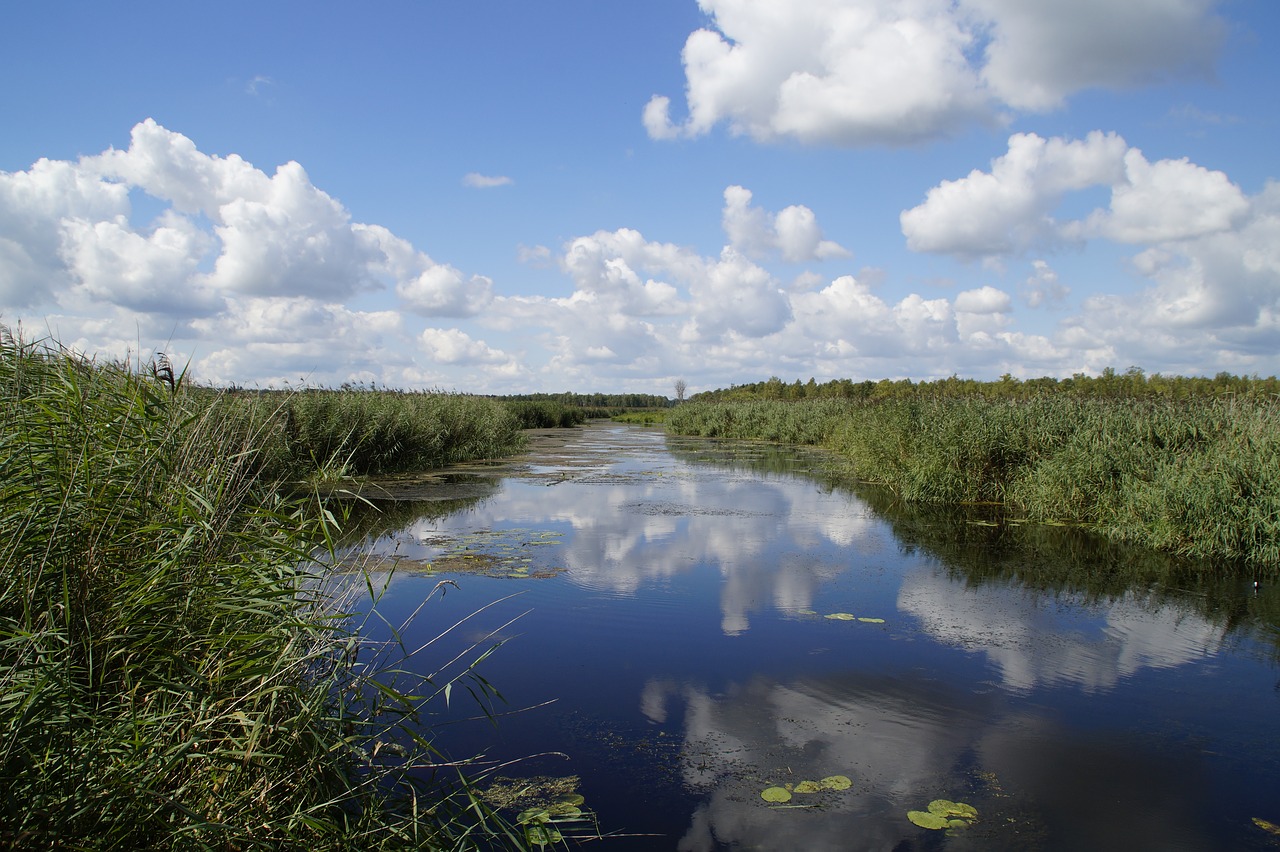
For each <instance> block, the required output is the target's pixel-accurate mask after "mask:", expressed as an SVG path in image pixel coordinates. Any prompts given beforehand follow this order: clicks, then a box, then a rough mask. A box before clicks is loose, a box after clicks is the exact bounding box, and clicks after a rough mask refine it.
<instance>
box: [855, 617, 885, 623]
mask: <svg viewBox="0 0 1280 852" xmlns="http://www.w3.org/2000/svg"><path fill="white" fill-rule="evenodd" d="M858 620H859V621H861V622H862V623H863V624H884V619H883V618H859V619H858Z"/></svg>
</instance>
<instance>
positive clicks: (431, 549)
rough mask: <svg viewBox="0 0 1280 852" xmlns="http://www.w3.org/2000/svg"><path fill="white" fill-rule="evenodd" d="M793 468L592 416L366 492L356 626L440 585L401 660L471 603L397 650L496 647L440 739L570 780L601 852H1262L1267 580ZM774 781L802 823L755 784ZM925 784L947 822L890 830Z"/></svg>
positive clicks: (1273, 629) (1271, 668)
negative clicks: (510, 459) (960, 808)
mask: <svg viewBox="0 0 1280 852" xmlns="http://www.w3.org/2000/svg"><path fill="white" fill-rule="evenodd" d="M819 465H820V459H819V458H818V457H816V456H815V455H813V454H806V453H801V452H798V451H790V450H782V449H777V448H765V447H759V446H754V447H752V446H744V445H741V444H736V445H735V444H724V443H714V442H707V441H697V440H689V439H677V438H670V437H667V436H665V435H664V434H663V433H661V432H660V431H653V430H645V429H640V428H634V427H625V426H620V425H617V424H603V425H592V426H589V427H587V428H585V429H581V430H572V431H570V432H561V433H559V439H558V443H557V441H556V440H553V441H552V443H551V444H545V445H541V446H540V448H539V449H538V450H537V452H535V453H534V454H532V455H531V456H529V457H527V458H523V459H520V460H517V461H516V462H514V463H511V464H504V465H497V466H477V467H472V468H468V469H464V470H460V471H455V472H452V473H450V474H448V475H440V476H435V477H429V478H425V479H424V478H419V479H413V480H407V481H404V480H402V481H397V482H395V483H389V484H388V485H387V488H388V490H389V491H390V492H393V493H394V494H395V496H396V497H397V498H399V499H398V500H396V501H395V502H389V503H385V504H382V505H384V506H385V507H386V508H388V509H389V511H388V512H386V513H384V514H383V515H382V516H381V520H373V521H369V523H370V524H371V526H370V527H369V528H368V532H369V538H368V540H367V541H366V542H365V544H364V547H365V548H366V549H369V550H371V551H373V552H376V553H380V554H384V555H394V556H395V557H396V558H397V559H399V560H400V565H399V568H398V569H397V572H396V574H395V577H394V579H393V580H392V582H391V585H390V587H389V589H388V591H387V594H386V595H385V597H384V598H383V600H382V602H381V603H380V609H381V611H382V613H383V616H384V617H385V618H386V619H387V621H388V622H389V623H392V624H398V623H399V621H400V620H401V619H403V618H405V617H406V616H407V615H408V614H409V613H410V612H411V611H412V610H413V609H415V608H416V607H417V606H418V605H419V604H421V602H422V601H423V599H424V598H425V597H426V596H427V595H428V593H430V592H431V590H432V589H435V588H436V586H437V584H438V583H439V581H440V580H441V579H445V578H448V579H452V580H454V581H455V582H456V583H457V586H458V587H457V588H453V587H450V588H448V589H447V590H446V591H447V594H445V596H444V597H443V598H442V599H438V600H433V601H431V602H430V603H429V604H428V605H427V606H426V607H425V608H424V609H423V611H422V612H421V613H420V614H419V616H418V617H417V619H415V620H414V621H413V623H412V624H411V625H410V626H409V627H408V628H407V629H406V635H405V638H406V644H407V645H409V646H411V647H412V646H416V645H418V644H422V643H424V642H426V641H427V640H429V639H431V638H432V637H435V636H436V635H437V634H439V633H440V632H441V631H443V630H444V629H445V628H446V627H448V626H449V625H452V624H453V623H454V622H455V621H457V620H459V619H462V618H463V617H464V616H466V615H468V614H469V613H472V612H474V611H475V610H477V609H479V608H481V607H483V606H485V605H486V604H490V603H492V602H495V601H496V603H493V605H492V606H490V607H489V608H487V609H485V610H483V611H482V612H480V613H478V614H477V615H475V616H474V617H472V618H471V619H469V620H467V621H465V622H464V623H463V624H461V625H460V626H459V627H457V628H455V629H454V630H452V631H451V632H449V633H448V634H447V635H445V636H444V637H443V638H440V639H438V640H436V642H435V644H434V645H432V646H431V648H429V649H428V651H426V652H424V653H423V655H421V657H420V658H418V662H417V663H416V664H417V665H419V666H422V667H424V668H423V670H424V671H425V670H427V669H429V668H430V667H432V666H435V665H440V664H441V663H442V662H443V660H444V659H445V658H447V657H448V656H449V655H450V654H452V653H453V652H454V651H456V650H460V649H462V648H465V647H466V645H467V644H468V643H471V642H478V643H480V647H487V646H488V645H489V644H492V641H491V640H490V639H489V638H488V637H489V634H490V632H491V631H496V636H497V638H499V639H505V640H506V641H505V643H504V644H503V645H502V646H501V647H500V648H498V650H497V651H496V652H495V653H494V654H493V655H492V656H491V657H489V658H488V659H487V660H485V662H484V663H483V668H482V673H483V675H484V676H485V677H486V678H487V679H488V680H489V681H491V682H492V683H493V684H494V685H495V686H496V687H497V688H498V689H499V690H501V692H502V694H503V696H504V698H505V699H506V703H505V704H498V705H497V707H496V709H497V710H498V711H499V712H500V713H507V714H508V715H503V716H502V717H501V718H500V719H499V721H498V724H497V727H496V728H495V727H493V726H490V725H489V724H487V723H484V722H479V723H464V724H457V725H450V726H448V727H445V728H443V729H438V735H439V737H440V740H439V741H440V742H441V744H443V745H445V746H446V747H447V748H448V749H449V751H450V752H451V753H452V754H454V755H458V756H460V755H470V754H473V753H483V754H484V757H485V760H486V761H488V762H489V764H490V765H492V764H504V763H506V762H507V761H514V763H512V764H511V765H505V766H502V767H501V768H500V769H497V770H495V772H496V774H499V775H504V776H508V777H529V776H555V777H563V776H576V777H577V779H578V780H577V783H576V789H577V791H578V792H579V793H580V794H581V795H582V796H583V797H584V798H585V805H584V807H586V808H588V809H590V810H591V811H592V812H593V813H595V814H596V815H597V817H598V821H599V829H600V831H601V832H604V833H606V834H610V833H612V834H614V835H617V836H615V837H613V838H612V839H609V840H606V841H603V842H598V844H599V848H601V849H681V850H713V849H729V848H734V849H736V848H743V849H746V848H751V849H806V850H825V849H841V850H851V849H852V850H859V849H883V850H911V849H922V850H923V849H940V848H949V849H982V850H992V849H994V850H1000V849H1062V850H1078V849H1162V850H1163V849H1183V850H1195V849H1255V848H1256V849H1268V848H1277V843H1276V841H1278V840H1280V837H1276V836H1274V835H1272V834H1270V833H1268V832H1267V831H1266V830H1264V829H1263V828H1260V827H1259V826H1258V825H1256V824H1255V823H1254V818H1260V819H1264V820H1269V821H1271V822H1274V823H1280V795H1277V794H1278V793H1280V737H1277V734H1278V733H1280V724H1278V723H1280V683H1278V682H1277V681H1278V679H1280V674H1278V672H1277V664H1276V661H1277V651H1276V649H1277V646H1278V645H1280V630H1278V629H1277V624H1278V623H1280V617H1278V616H1280V597H1277V595H1276V594H1274V593H1273V591H1272V590H1271V589H1270V588H1268V587H1264V588H1262V589H1260V590H1255V589H1254V588H1253V583H1252V578H1228V579H1224V580H1214V581H1208V580H1204V579H1201V577H1202V575H1201V574H1199V573H1197V572H1196V570H1195V566H1177V565H1174V566H1171V565H1170V564H1168V563H1167V562H1165V561H1164V560H1163V559H1162V558H1161V557H1157V556H1155V555H1152V554H1149V553H1144V552H1138V551H1130V550H1125V549H1122V548H1117V547H1114V546H1109V545H1106V544H1104V543H1101V542H1098V541H1096V540H1094V539H1091V538H1090V537H1088V536H1085V535H1082V534H1080V533H1078V532H1072V531H1069V530H1062V529H1053V528H1045V527H1031V526H1017V525H1014V524H1010V523H1008V522H1006V521H1004V520H1002V519H1000V518H998V517H995V516H993V515H991V514H990V513H988V514H986V515H983V514H980V513H978V512H976V511H975V512H970V513H968V514H960V515H958V514H956V513H954V512H940V511H936V510H935V511H920V510H915V509H911V508H909V507H903V506H901V505H898V504H896V503H895V502H894V501H893V500H892V499H891V497H890V496H889V495H885V494H883V493H878V492H875V491H872V490H865V489H863V490H860V491H858V492H855V491H852V490H850V489H848V488H846V487H840V486H837V485H834V484H832V483H830V482H825V481H824V480H823V478H822V476H821V475H820V474H816V473H814V470H815V469H817V467H818V466H819ZM369 493H370V494H371V495H375V492H369ZM410 498H415V499H410ZM379 525H381V526H382V527H384V528H386V527H390V529H382V530H380V529H379ZM428 564H430V566H431V569H432V571H433V572H434V573H432V572H429V571H428V570H427V566H428ZM437 594H438V592H437ZM836 613H847V614H849V615H851V616H853V620H842V619H832V618H827V617H826V616H827V615H831V614H836ZM512 619H514V621H513V620H512ZM859 619H867V620H859ZM458 695H459V693H457V692H455V694H454V696H453V700H452V703H451V712H453V713H454V714H457V713H462V712H465V713H473V712H474V710H475V705H474V704H471V703H470V700H469V699H467V698H463V699H461V700H460V699H459V697H458ZM545 702H554V703H551V704H545ZM522 708H533V709H528V710H523V709H522ZM437 721H439V720H437ZM550 753H558V754H550ZM838 775H843V776H846V777H847V778H848V779H850V781H851V782H852V786H851V787H850V788H849V789H847V790H834V789H825V790H822V791H821V792H818V793H801V792H795V791H794V790H795V787H796V785H799V784H800V783H801V782H803V781H819V780H820V779H823V778H827V777H830V776H838ZM787 785H791V787H792V790H793V794H792V795H793V798H792V799H791V801H790V802H788V803H787V804H788V805H790V806H797V805H799V806H803V807H773V806H770V804H769V803H768V802H766V801H764V800H763V799H762V798H761V791H763V790H764V789H766V788H768V787H771V786H782V787H784V789H785V788H786V786H787ZM937 799H947V800H953V801H956V802H963V803H966V804H969V805H971V806H973V808H975V809H976V810H977V813H978V818H977V820H976V821H974V822H973V823H972V824H971V825H969V826H968V827H965V828H956V829H954V830H952V831H950V832H949V833H948V832H944V831H940V830H939V831H934V830H927V829H924V828H919V827H917V826H916V825H914V824H912V822H910V821H909V820H908V818H907V813H908V812H909V811H913V810H920V811H924V810H926V809H927V807H928V805H929V803H930V802H931V801H933V800H937Z"/></svg>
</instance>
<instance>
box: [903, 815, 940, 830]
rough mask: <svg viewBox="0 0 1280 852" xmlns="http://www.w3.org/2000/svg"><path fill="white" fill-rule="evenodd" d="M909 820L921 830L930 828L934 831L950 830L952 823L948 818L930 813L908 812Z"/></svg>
mask: <svg viewBox="0 0 1280 852" xmlns="http://www.w3.org/2000/svg"><path fill="white" fill-rule="evenodd" d="M907 819H909V820H911V821H912V822H913V823H915V824H916V825H918V826H920V827H921V828H928V829H931V830H933V831H939V830H941V829H944V828H948V827H949V822H950V821H949V820H948V819H947V818H946V817H941V816H938V815H937V814H931V813H929V812H928V811H907Z"/></svg>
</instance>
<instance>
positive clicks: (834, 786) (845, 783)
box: [818, 775, 853, 790]
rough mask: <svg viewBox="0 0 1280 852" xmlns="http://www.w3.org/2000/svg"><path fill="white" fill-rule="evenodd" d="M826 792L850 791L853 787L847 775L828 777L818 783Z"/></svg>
mask: <svg viewBox="0 0 1280 852" xmlns="http://www.w3.org/2000/svg"><path fill="white" fill-rule="evenodd" d="M818 783H819V784H821V785H822V788H823V789H824V790H848V789H849V788H850V787H852V786H853V782H852V781H850V780H849V776H847V775H828V776H827V777H826V778H823V779H822V780H821V781H819V782H818Z"/></svg>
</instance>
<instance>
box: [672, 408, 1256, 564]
mask: <svg viewBox="0 0 1280 852" xmlns="http://www.w3.org/2000/svg"><path fill="white" fill-rule="evenodd" d="M784 387H785V386H784ZM666 428H667V429H668V430H669V431H670V432H673V433H675V434H682V435H699V436H707V437H721V438H743V439H755V440H765V441H776V442H783V443H788V444H800V445H811V446H820V447H825V448H828V449H831V450H834V451H835V453H836V454H838V456H839V457H840V458H841V459H843V460H844V463H845V465H846V467H847V472H848V473H849V475H851V476H853V477H855V478H857V479H860V480H863V481H867V482H872V483H879V484H883V485H885V486H887V487H888V488H890V489H891V490H892V491H893V492H894V493H895V494H897V495H898V496H899V497H900V498H901V499H903V500H906V501H909V502H918V503H949V504H965V503H968V504H972V503H995V504H1000V505H1003V506H1005V507H1006V508H1007V509H1009V510H1010V511H1012V512H1014V513H1016V514H1017V515H1018V516H1020V517H1022V518H1025V519H1028V520H1033V521H1039V522H1049V523H1069V524H1082V525H1086V526H1088V527H1089V528H1091V529H1093V530H1096V531H1099V532H1101V533H1103V534H1105V535H1107V536H1109V537H1112V538H1115V539H1118V540H1124V541H1130V542H1135V543H1140V544H1142V545H1145V546H1149V547H1154V548H1158V549H1161V550H1165V551H1168V552H1171V553H1175V554H1179V555H1184V556H1191V557H1197V558H1208V559H1217V560H1228V561H1234V562H1246V563H1249V564H1252V565H1256V566H1265V567H1266V569H1267V570H1268V571H1275V570H1276V569H1277V568H1280V399H1278V398H1277V397H1275V396H1272V395H1267V394H1262V393H1247V394H1243V395H1237V394H1234V393H1230V394H1226V395H1194V394H1192V395H1163V394H1128V395H1116V396H1111V395H1105V394H1078V393H1066V392H1057V393H1045V394H1039V395H1034V394H1030V395H1023V394H1010V395H1008V396H1004V397H1001V396H997V395H986V394H977V393H975V394H974V395H965V394H960V395H948V394H945V393H941V392H930V391H929V389H927V388H926V389H925V390H923V391H922V390H920V389H917V390H915V391H911V392H907V393H901V394H890V395H886V396H883V397H874V396H869V397H868V398H865V399H855V398H843V397H833V396H828V397H822V396H818V397H815V398H805V399H802V400H795V401H791V400H780V399H740V400H737V401H728V402H725V401H709V402H708V401H703V400H699V399H697V398H695V400H693V401H691V402H688V403H686V404H684V405H681V406H679V407H677V408H674V409H672V410H671V412H670V414H669V415H668V417H667V420H666Z"/></svg>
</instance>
